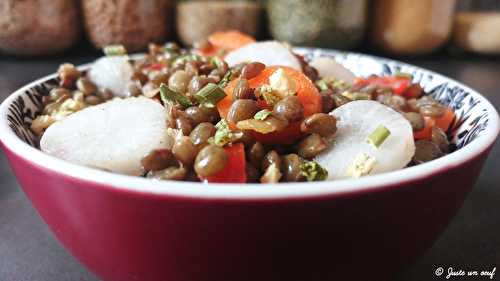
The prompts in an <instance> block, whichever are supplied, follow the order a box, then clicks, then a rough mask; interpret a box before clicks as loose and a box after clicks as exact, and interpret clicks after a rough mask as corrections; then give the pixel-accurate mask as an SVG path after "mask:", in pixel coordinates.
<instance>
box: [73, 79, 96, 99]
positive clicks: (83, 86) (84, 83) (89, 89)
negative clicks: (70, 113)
mask: <svg viewBox="0 0 500 281" xmlns="http://www.w3.org/2000/svg"><path fill="white" fill-rule="evenodd" d="M76 88H77V89H78V90H79V91H80V92H82V93H83V94H85V95H86V96H88V95H91V94H93V93H95V92H97V87H96V85H94V83H92V82H91V81H90V80H89V79H88V78H87V77H80V78H78V80H76Z"/></svg>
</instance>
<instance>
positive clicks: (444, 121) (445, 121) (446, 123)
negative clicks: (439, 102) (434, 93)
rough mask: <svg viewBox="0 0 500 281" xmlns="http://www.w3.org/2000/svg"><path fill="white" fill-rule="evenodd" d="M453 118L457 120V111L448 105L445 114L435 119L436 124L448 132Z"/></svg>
mask: <svg viewBox="0 0 500 281" xmlns="http://www.w3.org/2000/svg"><path fill="white" fill-rule="evenodd" d="M453 120H455V112H453V109H451V108H449V107H448V108H446V111H445V113H444V114H443V116H441V117H439V118H436V119H435V123H436V124H435V125H436V126H437V127H439V128H441V129H442V130H443V131H444V132H446V131H448V128H450V125H451V123H453Z"/></svg>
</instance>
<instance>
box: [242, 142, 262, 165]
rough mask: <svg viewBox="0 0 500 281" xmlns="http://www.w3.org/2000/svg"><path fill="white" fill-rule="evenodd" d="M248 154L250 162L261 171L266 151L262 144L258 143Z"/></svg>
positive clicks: (252, 146)
mask: <svg viewBox="0 0 500 281" xmlns="http://www.w3.org/2000/svg"><path fill="white" fill-rule="evenodd" d="M246 154H247V155H246V156H247V159H248V161H250V163H252V165H253V166H254V167H256V168H257V169H259V168H260V166H261V164H262V160H263V159H264V156H265V154H266V151H265V149H264V146H263V145H262V144H261V143H260V142H256V143H254V144H253V145H251V146H250V148H249V149H248V151H247V153H246Z"/></svg>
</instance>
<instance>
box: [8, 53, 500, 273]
mask: <svg viewBox="0 0 500 281" xmlns="http://www.w3.org/2000/svg"><path fill="white" fill-rule="evenodd" d="M315 52H318V50H316V51H315ZM323 52H326V51H323ZM335 54H337V53H335ZM315 55H317V54H315ZM337 55H338V54H337ZM341 55H344V56H345V57H341V58H340V60H342V59H348V58H349V56H351V58H352V59H354V58H353V57H356V60H357V61H359V63H365V62H364V61H363V60H367V59H370V60H373V62H374V63H377V64H382V65H384V66H389V69H391V67H397V69H401V68H402V69H403V70H406V71H413V73H415V74H419V75H421V76H422V77H423V76H425V77H427V78H426V79H427V80H425V79H424V80H421V82H422V83H423V84H425V85H424V86H425V87H424V88H426V89H427V90H430V89H431V88H428V87H432V89H438V87H441V88H439V89H441V90H439V91H438V90H435V91H434V92H432V91H430V92H431V93H433V94H435V95H436V96H437V97H438V98H440V100H441V101H443V102H446V103H447V104H449V105H450V106H452V107H453V108H455V110H456V112H457V116H459V119H458V120H456V122H455V125H454V129H453V131H450V133H451V134H452V135H453V136H454V137H453V140H454V141H455V143H456V144H457V146H458V147H459V148H458V149H457V150H456V151H455V152H453V153H451V154H449V155H447V156H445V157H442V158H439V159H437V160H434V161H431V162H428V163H425V164H422V165H419V166H415V167H410V168H406V169H403V170H400V171H395V172H391V173H386V174H381V175H374V176H369V177H364V178H361V179H357V180H340V181H330V182H318V183H292V184H277V185H254V184H248V185H237V184H210V185H203V184H200V183H189V182H174V181H167V182H158V181H152V180H148V179H144V178H138V177H129V176H123V175H116V174H112V173H108V172H104V171H99V170H95V169H91V168H87V167H82V166H77V165H73V164H70V163H67V162H65V161H62V160H59V159H56V158H53V157H51V156H48V155H46V154H44V153H42V152H41V151H39V150H38V149H36V148H35V147H33V144H34V143H35V141H34V138H33V135H32V134H31V133H30V132H29V130H28V129H27V127H28V126H29V123H30V121H31V120H32V117H33V113H32V112H33V111H34V110H36V108H37V106H39V100H40V99H41V98H39V95H43V94H45V93H46V92H47V91H48V89H49V88H50V85H52V84H54V81H53V80H54V77H55V76H54V75H52V76H48V77H45V78H42V79H40V80H38V81H35V82H33V83H31V84H29V85H27V86H25V87H23V88H22V89H20V90H18V91H16V92H15V93H13V94H12V95H11V96H10V97H9V98H7V100H5V102H4V103H3V104H2V105H1V107H0V141H1V143H2V146H3V149H4V151H5V153H6V155H7V158H8V160H9V162H10V165H11V166H12V169H13V171H14V173H15V175H16V177H17V179H18V181H19V183H20V185H21V186H22V188H23V190H24V192H25V193H26V195H27V196H28V197H29V199H30V200H31V202H32V204H33V205H34V206H35V208H36V209H37V210H38V212H39V214H40V215H41V216H42V218H43V219H44V220H45V222H46V223H47V224H48V225H49V227H50V228H51V230H52V231H53V232H54V234H55V235H56V236H57V238H58V239H59V240H60V241H61V242H62V244H63V245H64V246H65V247H66V248H67V249H68V250H69V251H70V252H71V253H72V254H73V255H74V256H75V257H76V258H77V259H78V260H80V261H81V262H82V263H83V264H85V265H86V266H87V267H88V268H89V269H90V270H91V271H93V272H94V273H96V274H97V275H98V276H100V277H101V278H102V279H104V280H117V281H118V280H119V281H123V280H169V281H193V280H196V281H219V280H231V281H240V280H241V281H243V280H248V281H255V280H259V281H266V280H270V281H271V280H273V281H274V280H288V281H294V280H297V281H304V280H308V281H309V280H311V281H314V280H318V281H323V280H387V279H388V278H390V277H391V276H392V275H393V274H394V273H395V272H397V271H398V270H399V269H400V268H401V267H402V266H403V265H405V264H407V263H409V262H411V261H412V260H414V259H415V258H416V257H417V256H419V255H420V254H422V253H423V252H424V251H425V250H426V249H428V248H429V247H430V246H431V245H432V243H433V242H434V241H435V240H436V239H437V237H438V236H439V235H440V234H441V233H442V232H443V230H444V229H445V228H446V226H447V225H448V223H449V222H450V220H451V219H452V218H453V217H454V216H455V214H456V213H457V211H458V210H459V208H460V206H461V205H462V203H463V201H464V199H465V197H466V195H467V193H468V192H469V191H470V189H471V188H472V187H473V185H474V183H475V181H476V180H477V178H478V175H479V173H480V171H481V168H482V166H483V164H484V162H485V160H486V157H487V155H488V153H489V151H490V149H491V147H492V145H493V143H494V142H495V139H496V137H497V135H498V132H499V119H498V114H497V113H496V111H495V109H494V107H493V106H492V105H491V104H490V103H489V102H488V101H487V100H486V99H485V98H483V97H482V96H481V95H480V94H478V93H477V92H475V91H474V90H472V89H470V88H468V87H466V86H464V85H462V84H460V83H458V82H456V81H454V80H452V79H449V78H446V77H443V76H441V75H439V74H436V73H433V72H430V71H427V70H423V69H420V68H416V67H413V66H409V65H406V64H402V63H398V62H395V61H389V60H383V59H378V58H373V57H369V56H362V55H356V54H341ZM351 63H354V62H351ZM347 65H349V61H347ZM353 68H354V69H355V68H356V67H355V66H354V67H353ZM384 69H387V68H385V67H384ZM372 70H373V69H372ZM375 70H376V69H375ZM358 73H359V72H358ZM414 77H417V76H414ZM429 77H432V79H431V80H432V81H433V82H432V81H431V82H429V81H428V80H429V79H428V78H429ZM433 83H434V84H433ZM436 83H437V84H436ZM426 85H429V86H428V87H427V86H426ZM436 85H437V86H436ZM443 85H444V86H443ZM443 89H444V90H443ZM442 91H444V92H445V93H447V94H446V96H439V93H441V92H442ZM464 92H465V93H467V95H465V97H459V95H461V94H463V93H464ZM446 98H448V99H446ZM459 98H460V104H461V107H460V106H459V105H460V104H459V103H458V102H457V100H458V99H459ZM470 100H471V101H473V102H471V101H470ZM454 102H455V103H454ZM464 104H465V106H464ZM472 104H474V105H472Z"/></svg>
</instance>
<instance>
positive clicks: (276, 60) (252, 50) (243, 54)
mask: <svg viewBox="0 0 500 281" xmlns="http://www.w3.org/2000/svg"><path fill="white" fill-rule="evenodd" d="M225 60H226V62H227V63H228V64H229V66H233V65H236V64H239V63H245V62H260V63H263V64H265V65H267V66H270V65H283V66H289V67H291V68H295V69H297V70H300V71H302V67H301V65H300V62H299V60H298V59H297V58H296V57H295V55H294V54H293V53H292V51H290V49H289V48H288V47H287V46H285V45H284V44H282V43H279V42H276V41H264V42H256V43H251V44H248V45H245V46H243V47H241V48H239V49H236V50H234V51H232V52H230V53H228V54H227V55H226V57H225Z"/></svg>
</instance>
